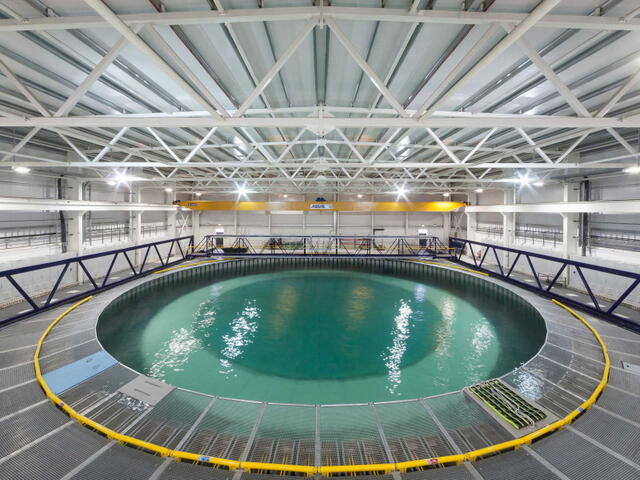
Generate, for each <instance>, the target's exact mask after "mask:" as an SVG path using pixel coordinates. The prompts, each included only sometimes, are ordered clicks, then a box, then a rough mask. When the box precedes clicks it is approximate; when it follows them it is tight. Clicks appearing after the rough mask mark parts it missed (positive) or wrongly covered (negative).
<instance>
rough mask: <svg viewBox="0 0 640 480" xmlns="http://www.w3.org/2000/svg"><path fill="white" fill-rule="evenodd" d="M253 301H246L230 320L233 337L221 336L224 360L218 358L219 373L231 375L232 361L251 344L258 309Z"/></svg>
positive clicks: (256, 323) (258, 312)
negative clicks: (240, 310)
mask: <svg viewBox="0 0 640 480" xmlns="http://www.w3.org/2000/svg"><path fill="white" fill-rule="evenodd" d="M255 303H256V301H255V300H247V305H245V307H244V309H243V310H242V313H240V315H239V316H237V317H236V318H234V319H233V320H231V323H230V326H231V330H232V331H233V335H223V336H222V340H223V341H224V343H225V345H226V346H225V347H224V348H223V349H222V351H221V352H220V353H221V354H222V356H223V357H224V358H220V367H221V368H222V369H221V370H220V373H222V374H224V375H230V374H232V373H233V363H232V360H234V359H235V358H237V357H239V356H240V355H242V353H243V351H244V347H246V346H247V345H249V344H251V343H253V337H254V336H255V333H256V331H257V330H258V321H257V320H258V319H259V317H260V309H259V308H258V307H256V305H255Z"/></svg>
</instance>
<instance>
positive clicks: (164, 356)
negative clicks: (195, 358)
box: [147, 328, 202, 380]
mask: <svg viewBox="0 0 640 480" xmlns="http://www.w3.org/2000/svg"><path fill="white" fill-rule="evenodd" d="M201 348H202V345H201V343H200V341H199V340H198V339H197V338H195V337H194V336H193V332H192V331H191V330H187V329H186V328H180V329H178V330H174V331H173V332H172V335H171V338H170V339H169V340H167V341H166V342H165V343H164V345H163V348H162V349H161V350H160V351H158V352H156V353H155V354H154V356H153V358H154V360H153V363H152V364H151V366H150V367H149V371H148V373H147V375H149V376H150V377H153V378H159V379H160V380H162V379H163V378H164V377H165V375H166V374H167V372H168V370H173V371H174V372H180V371H182V368H180V367H182V366H183V365H184V364H185V363H187V362H188V361H189V356H190V355H191V353H192V352H193V351H195V350H199V349H201Z"/></svg>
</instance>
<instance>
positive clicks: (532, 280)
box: [449, 238, 640, 331]
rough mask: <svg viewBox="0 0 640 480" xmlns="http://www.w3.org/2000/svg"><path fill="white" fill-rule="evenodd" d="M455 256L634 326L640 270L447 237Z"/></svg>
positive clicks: (639, 312)
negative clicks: (633, 270)
mask: <svg viewBox="0 0 640 480" xmlns="http://www.w3.org/2000/svg"><path fill="white" fill-rule="evenodd" d="M449 246H450V247H451V248H453V251H454V254H455V258H456V260H457V261H459V262H461V263H464V264H466V265H470V266H472V267H474V268H476V269H478V270H480V271H484V272H487V273H490V274H491V275H493V276H497V277H499V278H502V279H504V280H507V281H509V282H511V283H515V284H517V285H519V286H521V287H525V288H527V289H530V290H535V291H537V292H539V293H542V294H543V295H546V296H549V297H553V298H556V299H559V300H561V301H562V302H563V303H567V304H570V305H572V306H576V307H578V308H582V309H585V310H588V311H590V312H592V313H595V314H597V315H599V316H602V317H605V318H607V319H608V320H611V321H613V322H615V323H617V324H620V325H622V326H624V327H626V328H631V329H633V330H636V331H640V288H638V285H640V273H638V272H637V271H635V272H631V271H625V270H620V269H615V268H610V267H604V266H601V265H594V264H590V263H585V262H579V261H575V260H568V259H566V258H561V257H556V256H551V255H544V254H541V253H533V252H528V251H526V250H517V249H514V248H508V247H503V246H501V245H493V244H490V243H483V242H476V241H472V240H467V239H464V238H450V239H449Z"/></svg>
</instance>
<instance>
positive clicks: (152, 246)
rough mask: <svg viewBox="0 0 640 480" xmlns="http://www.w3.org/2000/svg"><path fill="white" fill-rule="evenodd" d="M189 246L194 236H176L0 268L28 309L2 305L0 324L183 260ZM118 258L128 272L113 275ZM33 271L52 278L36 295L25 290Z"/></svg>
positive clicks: (0, 275)
mask: <svg viewBox="0 0 640 480" xmlns="http://www.w3.org/2000/svg"><path fill="white" fill-rule="evenodd" d="M160 246H168V247H169V248H168V251H167V253H166V255H164V254H162V253H161V252H160V249H159V248H158V247H160ZM192 248H193V236H185V237H176V238H171V239H167V240H161V241H158V242H151V243H145V244H142V245H135V246H132V247H127V248H120V249H117V250H109V251H106V252H100V253H93V254H89V255H82V256H80V257H72V258H66V259H64V260H58V261H55V262H48V263H40V264H37V265H29V266H27V267H20V268H13V269H10V270H4V271H1V272H0V280H2V279H6V280H7V281H8V282H9V284H11V286H13V288H14V289H15V291H16V293H17V294H18V295H19V298H20V300H21V301H24V302H26V303H27V304H28V305H29V306H30V309H27V310H22V311H20V312H16V311H14V310H11V309H4V310H3V311H7V312H8V315H9V316H8V317H7V318H0V326H1V325H4V324H7V323H10V322H14V321H16V320H19V319H21V318H24V317H28V316H30V315H33V314H35V313H38V312H41V311H43V310H46V309H48V308H52V307H55V306H57V305H60V304H63V303H67V302H70V301H73V300H77V299H79V298H84V297H86V296H87V295H90V294H92V293H96V292H99V291H102V290H104V289H107V288H112V287H115V286H116V285H120V284H122V283H125V282H128V281H130V280H133V279H135V278H138V277H141V276H144V275H147V274H149V273H152V272H154V271H156V270H160V269H162V268H167V267H169V266H171V265H174V264H176V263H178V262H182V261H183V260H186V259H187V257H188V255H189V251H190V250H191V249H192ZM136 255H139V256H140V257H142V261H141V262H139V265H136V264H137V263H138V262H136V261H135V258H133V259H132V256H134V257H135V256H136ZM172 257H173V259H172ZM176 257H177V258H176ZM119 258H123V259H124V260H125V262H126V263H125V265H126V266H127V269H126V270H124V272H127V274H125V275H122V272H121V273H120V275H121V276H118V277H117V278H114V276H113V273H114V266H115V265H116V262H117V261H118V259H119ZM103 259H104V260H106V263H105V264H104V265H101V266H99V268H97V269H94V271H93V272H91V270H92V269H91V268H89V267H88V266H87V264H88V262H90V261H92V260H98V261H99V260H103ZM100 263H101V262H100ZM74 268H75V270H76V274H75V275H74V276H75V278H74V281H71V282H69V281H67V282H65V285H63V279H68V277H67V276H66V275H67V274H68V273H70V272H71V271H72V270H73V269H74ZM52 272H53V273H52ZM79 272H82V273H83V274H84V275H85V276H86V281H85V282H79V281H78V278H80V277H79V276H78V273H79ZM23 274H26V275H27V280H23V279H20V278H19V276H20V275H23ZM34 274H35V275H38V276H39V277H46V276H47V274H52V275H53V277H52V278H54V279H55V280H54V281H53V282H52V285H51V286H50V288H44V289H43V291H44V293H40V294H39V295H38V294H37V293H36V294H34V293H28V292H27V290H29V286H30V285H27V282H30V281H31V282H32V281H33V275H34ZM30 275H31V276H30ZM69 286H73V287H75V289H73V290H70V289H69V288H68V287H69ZM63 287H65V288H63ZM56 296H57V297H56Z"/></svg>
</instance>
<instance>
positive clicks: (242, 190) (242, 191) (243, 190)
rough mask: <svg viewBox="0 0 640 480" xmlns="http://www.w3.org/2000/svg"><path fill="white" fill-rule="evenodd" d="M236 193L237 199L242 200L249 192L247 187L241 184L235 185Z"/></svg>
mask: <svg viewBox="0 0 640 480" xmlns="http://www.w3.org/2000/svg"><path fill="white" fill-rule="evenodd" d="M236 193H237V194H238V198H242V197H246V196H247V194H248V193H251V192H249V190H247V185H246V184H244V183H243V184H242V185H236Z"/></svg>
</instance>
